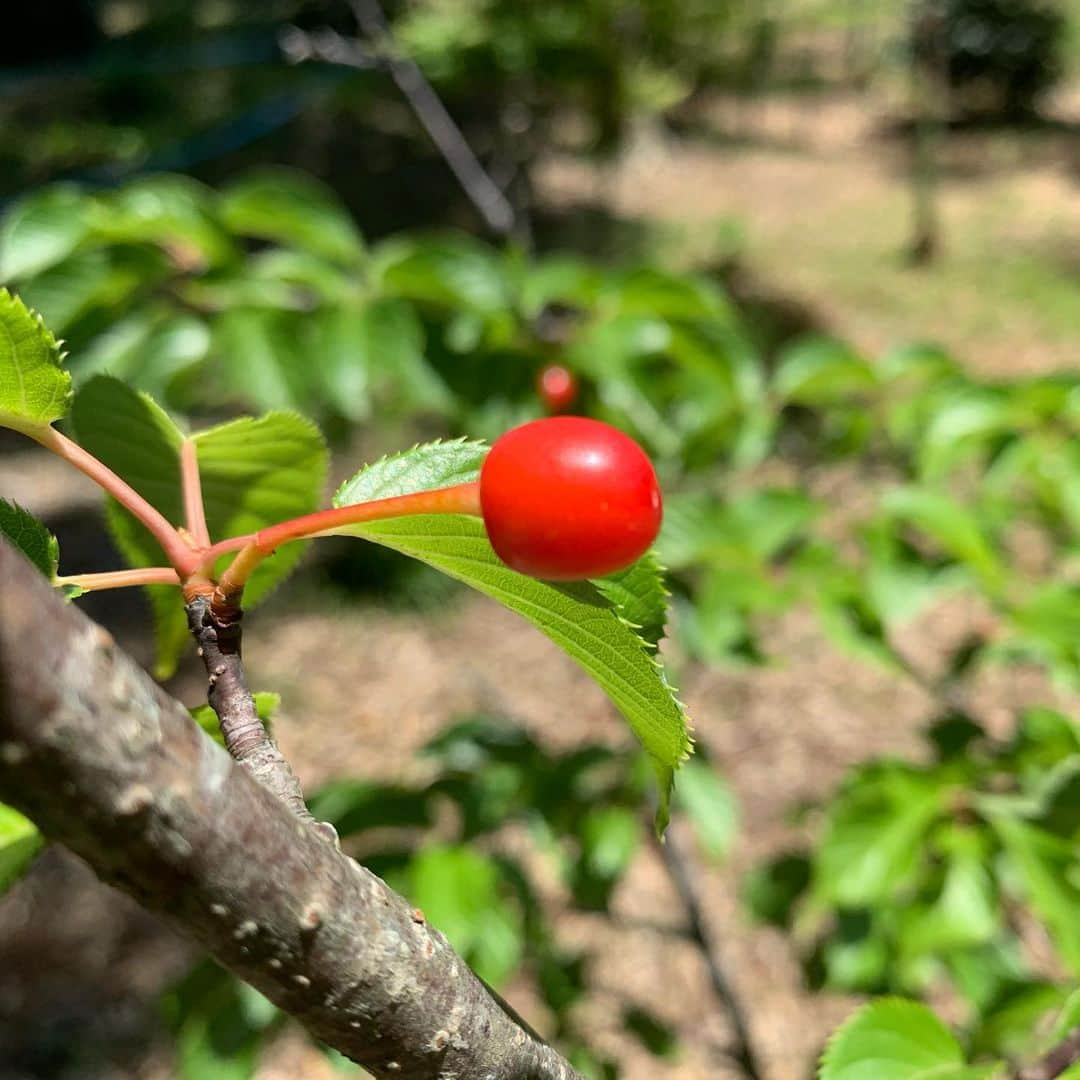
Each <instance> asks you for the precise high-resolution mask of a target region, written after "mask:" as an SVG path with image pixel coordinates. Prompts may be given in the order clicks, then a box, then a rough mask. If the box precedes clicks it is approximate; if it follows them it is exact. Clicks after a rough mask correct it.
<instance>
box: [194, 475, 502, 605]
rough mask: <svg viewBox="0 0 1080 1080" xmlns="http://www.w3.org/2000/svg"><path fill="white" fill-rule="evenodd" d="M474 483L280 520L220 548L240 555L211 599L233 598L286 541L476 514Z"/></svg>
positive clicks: (477, 497)
mask: <svg viewBox="0 0 1080 1080" xmlns="http://www.w3.org/2000/svg"><path fill="white" fill-rule="evenodd" d="M480 513H481V511H480V485H479V484H478V483H476V482H475V481H474V482H473V483H469V484H457V485H456V486H454V487H447V488H437V489H435V490H434V491H417V492H413V493H412V494H410V495H394V496H392V497H391V498H388V499H372V500H371V501H370V502H362V503H355V504H354V505H352V506H339V507H336V508H334V509H331V510H317V511H316V512H315V513H314V514H305V515H304V516H303V517H298V518H293V519H292V520H291V521H282V522H281V523H280V524H278V525H271V526H270V527H269V528H268V529H261V530H260V531H259V532H257V533H255V534H254V535H252V536H250V537H248V538H247V543H245V544H243V545H242V546H241V545H240V544H238V543H237V541H238V540H240V539H242V538H239V537H234V538H233V539H232V540H229V541H226V542H225V543H226V544H229V545H234V544H235V545H236V546H241V550H240V553H239V554H238V555H237V556H236V558H235V559H234V560H233V561H232V563H231V564H230V565H229V567H228V569H227V570H226V571H225V573H224V574H222V575H221V580H220V582H219V584H218V588H217V592H216V594H215V595H216V597H221V598H222V599H223V600H228V601H231V600H232V599H233V598H234V597H236V596H238V595H239V593H240V592H241V590H242V589H243V588H244V586H245V585H246V584H247V582H248V579H249V578H250V577H251V573H252V571H253V570H254V569H255V567H256V566H258V565H259V563H261V562H262V561H263V559H265V558H266V556H267V555H270V554H272V553H273V551H274V550H275V549H276V548H278V547H280V546H281V545H282V544H285V543H288V542H289V541H290V540H301V539H304V538H305V537H314V536H327V535H330V534H333V533H334V532H336V531H337V530H339V529H342V528H344V527H345V526H347V525H359V524H360V523H361V522H365V521H383V520H385V519H387V518H395V517H406V516H409V517H411V516H413V515H415V514H473V515H475V516H477V517H479V516H480ZM224 550H227V549H226V547H225V546H224V545H222V544H217V545H215V546H214V547H212V548H210V549H209V550H208V551H206V552H204V553H203V559H204V565H205V564H206V560H207V559H208V558H212V557H213V556H214V555H215V554H221V552H222V551H224Z"/></svg>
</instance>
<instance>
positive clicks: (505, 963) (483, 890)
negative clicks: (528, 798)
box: [408, 846, 522, 988]
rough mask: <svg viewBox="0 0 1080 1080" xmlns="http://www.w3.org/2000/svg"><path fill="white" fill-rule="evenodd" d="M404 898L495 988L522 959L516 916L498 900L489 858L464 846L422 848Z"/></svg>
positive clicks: (496, 879)
mask: <svg viewBox="0 0 1080 1080" xmlns="http://www.w3.org/2000/svg"><path fill="white" fill-rule="evenodd" d="M409 878H410V886H409V890H408V892H409V898H410V899H411V900H412V901H413V903H414V904H416V906H417V907H418V908H420V910H421V911H422V912H423V913H424V917H425V918H426V919H427V920H428V921H429V922H430V923H431V924H432V925H433V926H436V927H437V928H438V929H439V930H441V931H442V932H443V933H444V934H446V936H447V937H448V938H449V939H450V943H451V944H452V945H453V946H454V948H455V949H457V950H458V951H459V952H461V953H462V954H463V955H464V957H465V959H466V960H467V961H468V962H469V964H470V965H471V966H472V967H473V968H474V969H475V970H476V972H477V974H478V975H479V976H480V977H481V978H482V979H485V980H487V981H488V982H489V983H491V984H492V985H493V986H495V987H496V988H497V987H498V986H500V985H501V984H502V983H504V982H505V981H506V980H507V979H508V978H509V977H510V975H511V974H513V972H514V971H515V970H516V969H517V966H518V963H519V961H520V959H521V948H522V929H521V917H520V915H519V913H518V912H517V911H516V910H515V909H514V908H512V907H511V906H510V905H509V904H508V903H507V902H506V901H505V900H504V899H503V897H502V895H501V890H500V881H499V878H500V875H499V869H498V866H497V865H496V863H495V862H494V860H493V859H491V857H490V856H488V855H484V854H482V853H481V852H479V851H475V850H473V849H472V848H467V847H434V846H433V847H427V848H423V849H422V850H421V851H420V852H419V854H418V855H417V856H416V857H415V858H414V859H413V861H412V866H411V867H410V874H409Z"/></svg>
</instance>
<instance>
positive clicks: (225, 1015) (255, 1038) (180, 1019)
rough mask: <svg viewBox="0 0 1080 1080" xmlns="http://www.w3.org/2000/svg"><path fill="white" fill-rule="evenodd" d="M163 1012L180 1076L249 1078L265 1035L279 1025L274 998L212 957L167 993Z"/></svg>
mask: <svg viewBox="0 0 1080 1080" xmlns="http://www.w3.org/2000/svg"><path fill="white" fill-rule="evenodd" d="M162 1011H163V1012H164V1014H165V1018H166V1020H167V1022H168V1025H169V1028H170V1030H171V1033H172V1036H173V1041H174V1043H175V1046H176V1075H177V1077H178V1080H250V1078H251V1077H253V1076H254V1075H255V1067H256V1063H257V1060H258V1056H259V1050H260V1048H261V1046H262V1045H263V1042H264V1038H265V1036H266V1035H268V1034H269V1033H270V1031H271V1030H272V1029H273V1028H275V1027H277V1026H279V1025H280V1023H281V1014H280V1013H279V1012H278V1011H277V1009H276V1008H275V1007H274V1005H273V1004H272V1003H271V1002H270V1001H268V1000H267V999H266V998H264V997H263V996H262V995H261V994H260V993H259V992H258V991H257V990H255V989H254V988H253V987H250V986H247V985H246V984H245V983H242V982H240V980H239V979H237V978H235V977H234V976H233V975H232V974H230V973H229V972H228V971H226V970H225V969H224V968H221V967H219V966H218V965H217V964H216V963H214V962H213V961H211V960H204V961H202V962H200V963H199V964H197V965H196V966H195V967H194V968H193V969H192V970H191V971H190V972H188V974H187V975H185V976H184V978H183V979H181V980H180V981H179V982H177V983H176V984H175V985H174V986H172V987H170V988H169V989H168V990H167V991H166V993H165V994H164V996H163V999H162Z"/></svg>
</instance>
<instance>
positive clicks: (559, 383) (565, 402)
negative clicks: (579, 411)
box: [536, 364, 578, 413]
mask: <svg viewBox="0 0 1080 1080" xmlns="http://www.w3.org/2000/svg"><path fill="white" fill-rule="evenodd" d="M536 389H537V391H538V392H539V394H540V397H541V399H542V400H543V402H544V405H545V406H546V408H547V409H548V411H549V412H555V413H559V412H566V410H567V409H569V408H570V407H571V406H572V405H573V404H574V402H575V401H577V396H578V381H577V376H576V375H575V374H574V373H573V372H572V371H570V370H569V368H564V367H563V366H562V364H548V366H547V367H545V368H543V369H542V370H541V372H540V375H539V376H538V378H537V380H536Z"/></svg>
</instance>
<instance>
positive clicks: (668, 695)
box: [334, 442, 690, 829]
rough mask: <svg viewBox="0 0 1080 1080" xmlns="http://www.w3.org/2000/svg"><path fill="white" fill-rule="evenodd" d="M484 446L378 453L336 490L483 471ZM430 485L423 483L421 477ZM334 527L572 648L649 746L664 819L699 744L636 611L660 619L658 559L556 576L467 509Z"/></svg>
mask: <svg viewBox="0 0 1080 1080" xmlns="http://www.w3.org/2000/svg"><path fill="white" fill-rule="evenodd" d="M482 453H483V450H482V447H480V446H479V445H477V444H475V443H465V442H453V443H433V444H428V445H426V446H421V447H417V448H415V449H414V450H411V451H408V452H406V453H404V454H399V455H395V456H394V457H392V458H389V459H384V460H383V461H380V462H377V463H376V464H375V465H373V466H372V467H371V476H370V477H368V476H366V475H365V474H366V473H367V472H368V470H364V471H362V472H361V473H359V474H358V475H357V476H354V477H353V478H352V479H351V480H348V481H346V482H345V484H344V485H343V486H342V487H341V489H340V490H339V491H338V493H337V495H335V497H334V505H335V506H346V505H350V504H351V503H352V502H354V501H358V500H365V499H369V498H371V497H373V496H375V495H376V494H377V495H378V496H379V497H384V498H385V497H387V496H390V495H403V494H408V493H410V492H412V491H416V490H423V489H425V488H428V487H443V486H448V485H449V484H453V483H464V482H467V481H469V480H474V479H476V477H477V475H478V473H479V462H480V458H481V456H482ZM418 485H422V486H418ZM334 531H335V532H337V533H339V534H342V535H348V536H358V537H361V538H363V539H366V540H372V541H374V542H375V543H379V544H383V545H385V546H386V547H390V548H393V549H394V550H396V551H400V552H402V553H403V554H406V555H411V556H412V557H413V558H417V559H420V560H421V561H423V562H426V563H427V564H428V565H430V566H434V567H435V568H436V569H439V570H442V571H443V573H446V574H449V575H450V576H451V577H453V578H456V579H457V580H459V581H462V582H464V583H465V584H466V585H470V586H472V587H473V588H475V589H477V590H479V591H480V592H482V593H485V594H486V595H488V596H490V597H492V598H493V599H495V600H497V601H498V602H499V603H501V604H503V605H504V606H505V607H508V608H509V609H510V610H511V611H515V612H517V613H518V614H519V615H523V616H524V617H525V618H527V619H528V620H529V621H530V622H532V623H533V624H534V625H535V626H536V627H537V628H538V629H540V630H541V631H542V632H543V633H544V634H546V635H547V636H548V637H549V638H551V640H552V641H554V642H555V643H556V644H557V645H559V646H560V648H562V649H563V650H564V651H565V652H566V653H568V654H569V655H570V656H571V657H573V658H574V659H575V660H576V661H577V662H578V663H579V664H580V665H581V666H582V667H583V668H584V669H585V670H586V671H587V672H588V673H589V674H590V675H591V676H592V677H593V678H594V679H595V680H596V682H597V683H599V684H600V686H601V687H603V689H604V690H605V692H606V693H607V695H608V697H610V698H611V700H612V702H613V703H614V704H615V705H616V707H617V708H618V709H619V711H620V712H621V713H622V714H623V716H624V717H625V718H626V720H627V722H628V723H629V725H630V727H631V728H632V729H633V731H634V733H635V734H636V735H637V737H638V739H639V740H640V741H641V744H642V746H643V747H644V748H645V750H646V751H647V752H648V754H649V756H650V758H651V759H652V762H653V765H654V767H655V769H656V772H657V776H658V779H659V784H660V809H659V811H658V814H657V827H658V828H660V829H663V826H664V824H665V823H666V821H667V814H668V800H669V798H670V792H671V786H672V784H673V782H674V772H675V769H676V768H677V767H678V766H679V764H680V762H682V760H683V759H684V758H685V757H686V756H687V754H688V753H689V752H690V735H689V731H688V727H687V721H686V717H685V716H684V714H683V710H682V707H681V706H680V704H679V703H678V701H677V700H676V699H675V696H674V694H673V693H672V690H671V687H670V686H669V685H668V683H667V681H666V679H665V678H664V673H663V669H662V668H661V667H660V664H659V662H658V660H657V659H656V658H655V657H654V656H652V655H650V644H651V643H650V642H647V641H645V640H644V639H643V638H642V637H640V636H639V635H638V633H637V632H636V630H635V629H634V628H633V627H632V626H631V624H630V619H631V618H633V617H642V615H641V613H642V612H649V613H650V615H649V619H650V623H651V624H652V625H653V626H654V627H655V621H656V620H655V615H654V614H652V613H654V612H655V607H656V598H657V596H659V595H661V594H662V586H661V584H660V576H659V572H658V570H657V569H656V567H655V565H654V566H652V567H651V568H650V569H648V570H641V571H640V572H638V573H629V572H624V573H623V574H622V575H620V576H619V578H618V580H617V585H609V586H605V587H598V586H596V585H594V584H592V583H590V582H577V583H568V584H554V583H551V582H545V581H539V580H537V579H535V578H530V577H526V576H525V575H524V574H519V573H517V572H516V571H514V570H511V569H510V568H509V567H507V566H506V565H505V564H504V563H503V562H502V561H501V560H500V559H499V558H498V556H497V555H496V554H495V552H494V551H493V550H492V548H491V544H490V543H489V542H488V539H487V533H486V532H485V530H484V526H483V523H482V522H480V521H479V520H478V519H476V518H473V517H468V516H465V515H456V514H454V515H445V514H439V515H418V516H414V517H400V518H392V519H390V520H387V521H374V522H370V523H363V524H356V525H346V526H341V527H339V528H337V529H335V530H334Z"/></svg>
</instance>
